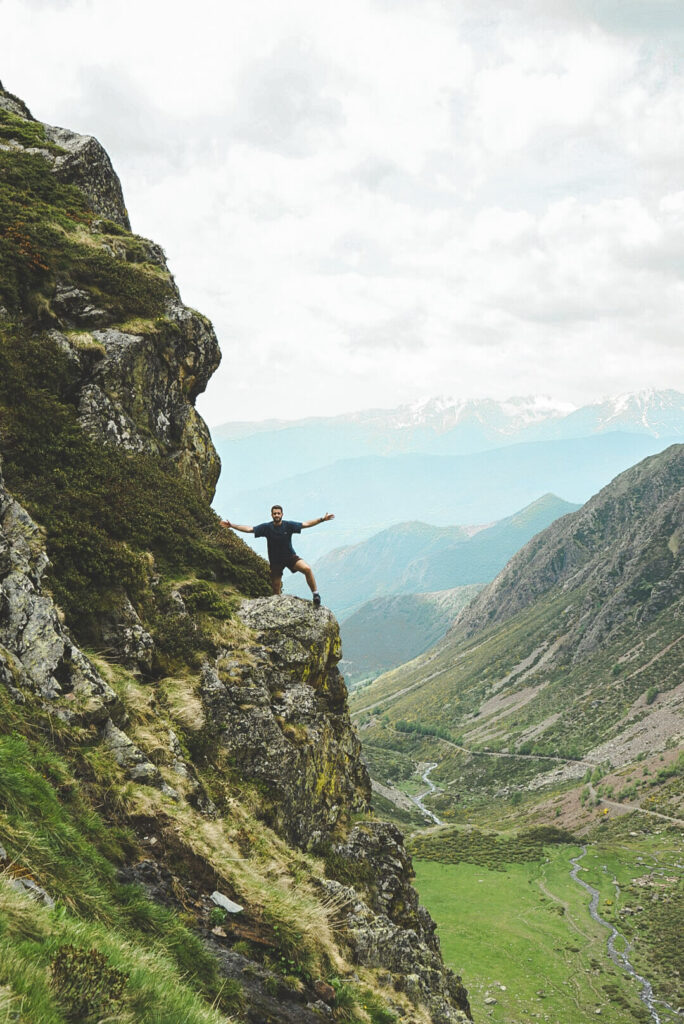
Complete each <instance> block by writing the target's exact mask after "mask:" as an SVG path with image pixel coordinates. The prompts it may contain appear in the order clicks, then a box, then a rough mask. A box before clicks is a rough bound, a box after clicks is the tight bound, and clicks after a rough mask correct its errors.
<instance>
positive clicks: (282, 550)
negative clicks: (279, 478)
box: [221, 505, 335, 608]
mask: <svg viewBox="0 0 684 1024" xmlns="http://www.w3.org/2000/svg"><path fill="white" fill-rule="evenodd" d="M334 518H335V516H334V515H333V513H332V512H326V513H325V515H324V516H319V517H318V519H309V521H308V522H307V523H297V522H294V521H292V520H289V519H283V506H282V505H274V506H273V507H272V509H271V520H272V522H270V523H261V524H260V525H259V526H239V525H238V524H237V523H231V522H229V521H228V520H227V519H222V520H221V525H222V526H227V527H229V528H230V529H232V530H239V531H240V533H253V534H254V536H255V537H265V538H266V543H267V545H268V561H269V564H270V566H271V586H272V587H273V593H274V594H279V593H280V592H281V589H282V586H283V570H284V569H286V568H287V569H289V570H290V572H302V573H304V576H305V577H306V582H307V583H308V584H309V590H310V591H311V593H312V594H313V603H314V606H315V607H316V608H319V607H320V604H321V595H320V594H319V593H318V587H317V586H316V580H315V579H314V574H313V572H312V571H311V566H310V565H307V564H306V562H305V561H304V559H303V558H300V557H299V555H298V554H297V553H296V551H295V550H294V548H293V547H292V534H293V533H301V532H302V530H308V529H309V527H310V526H318V524H319V523H327V522H328V520H330V519H334Z"/></svg>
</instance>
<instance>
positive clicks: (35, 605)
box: [0, 465, 123, 725]
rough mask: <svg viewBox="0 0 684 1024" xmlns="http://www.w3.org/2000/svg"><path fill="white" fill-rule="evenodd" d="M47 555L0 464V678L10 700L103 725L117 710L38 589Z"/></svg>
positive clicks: (114, 699)
mask: <svg viewBox="0 0 684 1024" xmlns="http://www.w3.org/2000/svg"><path fill="white" fill-rule="evenodd" d="M48 565H49V562H48V557H47V555H46V553H45V546H44V541H43V537H42V536H41V532H40V530H39V529H38V527H37V526H36V524H35V523H34V522H33V520H32V519H31V517H30V516H29V514H28V513H27V512H26V510H25V509H24V508H22V506H21V505H20V504H19V502H17V501H15V499H14V498H13V497H12V496H11V495H10V494H8V492H7V490H6V489H5V486H4V483H3V478H2V472H1V465H0V681H1V682H3V683H4V685H5V686H7V687H8V689H9V690H10V692H11V693H12V695H13V697H14V699H15V700H17V701H18V702H23V701H24V700H25V699H26V697H25V694H26V693H29V692H31V693H34V694H36V695H37V696H38V697H40V698H41V699H42V700H43V701H44V702H46V704H47V706H49V707H50V709H51V710H52V711H53V712H54V713H55V714H57V715H58V716H59V717H61V718H63V719H65V720H66V721H74V720H78V721H81V722H83V723H94V724H98V725H103V724H104V723H105V722H106V721H108V719H109V717H110V715H111V716H113V717H114V718H116V719H117V720H120V719H121V718H122V716H123V709H122V708H121V705H120V704H119V701H118V698H117V696H116V694H115V693H114V691H113V690H112V688H111V687H110V686H109V685H108V683H106V682H105V680H104V679H102V677H101V676H100V675H99V673H98V672H97V671H96V670H95V668H94V667H93V666H92V664H91V663H90V662H89V661H88V659H87V658H86V657H85V656H84V654H83V653H82V651H81V650H80V649H79V648H78V646H77V645H76V644H74V642H73V640H72V639H71V637H70V636H69V635H68V633H67V632H66V630H65V629H64V627H63V626H62V624H61V622H60V617H59V614H58V611H57V608H56V607H55V605H54V603H53V600H52V598H51V597H50V595H49V594H46V593H44V592H43V587H42V581H43V576H44V574H45V571H46V569H47V568H48Z"/></svg>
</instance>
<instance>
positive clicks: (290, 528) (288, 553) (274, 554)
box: [254, 519, 302, 569]
mask: <svg viewBox="0 0 684 1024" xmlns="http://www.w3.org/2000/svg"><path fill="white" fill-rule="evenodd" d="M301 532H302V524H301V523H295V522H292V521H290V520H288V519H282V520H281V521H280V523H278V525H277V526H276V524H275V523H260V524H259V526H255V527H254V536H255V537H265V538H266V543H267V545H268V560H269V562H270V563H271V565H272V566H276V567H277V568H279V569H283V568H284V567H285V566H287V568H288V569H291V568H292V565H293V564H294V563H295V562H296V561H297V557H298V556H297V554H296V553H295V550H294V548H293V547H292V534H293V533H301Z"/></svg>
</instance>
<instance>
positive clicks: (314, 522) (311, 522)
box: [302, 512, 335, 530]
mask: <svg viewBox="0 0 684 1024" xmlns="http://www.w3.org/2000/svg"><path fill="white" fill-rule="evenodd" d="M334 518H335V514H334V512H326V513H325V515H324V516H319V517H318V519H309V520H308V522H306V523H302V529H303V530H308V529H309V527H310V526H318V525H319V523H327V522H328V521H329V520H330V519H334Z"/></svg>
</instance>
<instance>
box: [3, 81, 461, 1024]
mask: <svg viewBox="0 0 684 1024" xmlns="http://www.w3.org/2000/svg"><path fill="white" fill-rule="evenodd" d="M219 358H220V354H219V351H218V344H217V341H216V338H215V336H214V333H213V330H212V328H211V325H210V324H209V322H208V321H207V320H206V319H205V318H204V317H202V316H201V315H200V314H198V313H196V312H195V311H193V310H190V309H188V308H187V307H185V306H183V304H182V302H181V300H180V296H179V294H178V290H177V288H176V285H175V283H174V281H173V278H172V277H171V275H170V274H169V272H168V269H167V267H166V263H165V259H164V255H163V252H162V251H161V249H160V248H159V247H158V246H157V245H155V244H154V243H152V242H149V241H148V240H146V239H143V238H139V237H138V236H136V235H134V234H132V233H131V231H130V230H129V224H128V218H127V214H126V211H125V208H124V205H123V197H122V194H121V188H120V185H119V182H118V179H117V178H116V175H115V174H114V172H113V170H112V168H111V164H110V163H109V160H108V157H107V156H106V154H105V153H104V151H103V150H102V148H101V147H100V146H99V144H98V143H97V142H96V141H95V140H94V139H89V138H86V137H81V136H77V135H75V134H74V133H72V132H69V131H68V130H66V129H56V128H50V127H49V126H46V125H41V124H40V123H38V122H36V121H34V120H33V119H32V117H31V116H30V114H29V113H28V111H27V110H26V108H25V107H24V106H23V104H22V103H21V101H18V100H17V99H16V98H15V97H12V96H10V95H9V94H7V93H5V92H4V91H2V89H1V88H0V1019H3V1020H4V1019H5V1018H7V1019H8V1020H17V1021H25V1022H27V1024H28V1022H29V1021H30V1022H31V1024H64V1022H66V1021H76V1020H78V1021H79V1022H83V1024H85V1022H86V1021H93V1022H94V1021H96V1020H101V1019H103V1018H105V1017H106V1019H107V1020H111V1021H119V1022H121V1024H132V1022H133V1021H136V1022H143V1024H144V1022H149V1024H152V1022H153V1021H154V1022H156V1024H180V1022H181V1021H183V1022H191V1024H192V1022H195V1021H196V1022H198V1024H199V1022H207V1024H208V1022H217V1024H218V1022H219V1021H228V1020H236V1021H237V1020H259V1021H266V1020H268V1021H273V1022H274V1024H288V1022H290V1024H292V1022H295V1021H296V1022H297V1024H317V1022H319V1021H320V1019H321V1015H322V1014H323V1016H325V1017H328V1018H331V1019H333V1020H339V1021H342V1020H344V1021H348V1022H354V1021H355V1022H359V1024H369V1022H371V1024H391V1022H392V1021H395V1020H396V1019H397V1015H398V1014H401V1015H402V1017H403V1019H404V1020H405V1021H407V1022H412V1024H424V1022H427V1021H428V1020H432V1021H436V1022H439V1024H451V1022H456V1021H460V1020H463V1019H465V1018H464V1012H465V1011H467V1008H468V1004H467V997H466V994H465V991H464V990H463V988H462V986H461V985H460V984H459V983H458V982H457V980H456V979H455V978H454V976H453V974H452V973H451V972H449V971H447V970H445V968H444V965H443V963H442V961H441V958H440V955H439V947H438V944H437V943H436V940H435V939H434V936H433V931H434V926H433V925H432V922H430V920H429V918H428V917H427V915H425V914H424V912H423V915H422V916H420V918H419V917H418V916H417V910H415V908H414V916H413V918H412V921H413V923H414V924H415V926H416V927H415V928H414V929H413V931H409V930H408V927H407V926H406V925H404V924H402V923H401V922H400V921H399V922H397V921H393V920H392V917H391V915H392V914H395V903H393V904H392V906H388V907H385V906H384V905H383V904H382V903H381V901H379V900H378V899H377V898H376V893H375V885H374V883H375V880H376V879H377V877H378V874H382V872H383V871H384V870H385V868H384V867H383V862H382V860H381V855H382V851H383V849H384V847H382V843H381V842H380V838H382V837H383V836H384V833H383V832H382V828H383V827H382V826H381V825H379V824H378V823H377V822H374V821H371V820H368V821H366V823H365V825H364V828H363V829H362V830H361V832H360V833H355V834H356V836H357V838H356V841H355V842H356V845H355V846H354V848H353V850H352V849H351V848H350V849H347V847H346V846H345V839H346V837H347V836H348V835H349V833H350V828H351V826H352V824H353V822H352V818H353V817H354V816H357V817H361V818H364V819H366V818H367V817H368V815H367V811H366V806H367V797H368V779H367V775H366V772H365V768H364V767H363V766H362V764H361V762H360V760H359V756H358V741H357V740H356V738H355V737H354V734H353V732H352V729H351V726H350V722H349V717H348V712H347V706H346V691H345V689H344V685H343V682H342V680H341V677H340V675H339V672H338V671H337V668H336V664H337V661H338V660H339V656H340V649H339V634H338V632H337V626H336V623H335V622H334V619H333V618H332V616H330V615H329V614H328V613H325V612H323V611H321V612H320V613H319V614H318V615H314V613H313V612H312V610H311V606H310V605H309V604H304V603H303V602H299V601H290V602H288V601H283V602H280V603H279V602H277V601H276V602H275V603H274V601H273V600H272V599H269V600H267V601H266V602H263V603H262V602H259V601H256V602H250V601H249V600H246V599H249V598H258V597H260V596H261V595H265V594H266V593H268V590H269V586H268V574H267V567H266V564H265V563H264V562H263V561H262V560H261V559H260V558H258V557H257V556H256V555H255V554H254V553H253V552H251V551H250V550H249V549H248V548H247V547H246V546H244V545H243V544H242V543H241V542H240V541H239V540H237V539H236V538H235V537H234V536H233V535H232V534H230V533H228V532H227V531H225V530H223V529H221V528H220V526H219V523H218V518H217V516H216V515H215V514H214V513H213V511H212V510H211V507H210V501H211V497H212V493H213V487H214V484H215V482H216V478H217V475H218V469H219V463H218V458H217V456H216V453H215V451H214V448H213V445H212V443H211V439H210V438H209V435H208V432H207V430H206V426H205V425H204V424H203V422H202V421H201V419H200V418H199V416H198V415H197V413H196V412H195V409H194V401H195V399H196V397H197V395H198V394H199V393H200V392H201V390H202V389H203V388H204V386H205V385H206V381H207V380H208V379H209V376H210V375H211V373H212V372H213V370H214V369H215V367H216V365H217V364H218V360H219ZM255 606H258V608H259V609H261V610H260V611H259V613H258V614H257V613H256V611H255ZM269 630H270V632H269ZM385 841H386V842H387V843H388V844H389V849H390V850H391V852H392V855H393V858H394V861H396V859H397V857H399V859H400V863H401V864H402V865H403V866H402V869H401V871H399V872H398V873H397V872H394V874H393V875H392V879H391V882H392V888H393V891H394V892H395V893H396V901H395V902H396V905H397V906H399V905H401V906H402V907H404V906H409V905H411V906H413V904H412V902H411V901H414V902H415V903H416V907H417V901H416V897H415V893H414V892H413V890H412V889H411V886H410V870H409V868H408V861H406V862H404V860H402V859H401V858H405V856H406V855H405V854H404V852H403V848H402V847H401V837H395V836H391V837H389V838H388V837H384V839H383V842H385ZM314 847H315V850H316V851H317V853H315V852H314ZM359 850H361V851H367V852H368V857H369V858H370V859H371V860H372V858H373V857H374V856H376V855H377V857H378V858H380V859H378V861H377V864H376V870H375V875H374V877H373V881H372V883H371V882H369V881H368V879H364V878H362V877H359V878H357V885H358V888H357V889H354V888H350V887H349V886H348V885H347V884H346V883H347V881H348V878H349V865H348V862H349V860H350V858H352V859H353V855H356V854H357V853H358V851H359ZM388 863H389V862H388ZM335 865H337V870H335V869H334V866H335ZM340 865H341V866H340ZM345 865H346V867H345ZM351 873H352V874H353V873H354V872H353V871H352V872H351ZM336 875H340V876H342V877H343V879H344V883H343V882H341V881H337V880H336ZM335 887H338V888H335ZM214 897H218V903H217V902H216V899H215V898H214ZM222 902H223V904H224V905H227V906H228V907H231V906H233V909H235V905H237V906H238V907H239V908H241V909H239V910H237V911H236V912H235V913H232V912H228V911H226V910H225V909H224V907H223V906H222V905H221V903H222ZM398 913H399V912H398V911H396V914H398ZM396 914H395V916H396ZM414 918H415V920H414ZM380 934H382V935H383V936H384V937H385V938H384V941H382V942H381V941H380V939H379V937H378V936H379V935H380ZM409 961H410V962H411V963H412V964H413V963H415V964H416V965H417V966H416V969H415V972H414V973H410V972H408V971H407V964H408V963H409ZM407 975H408V980H407Z"/></svg>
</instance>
